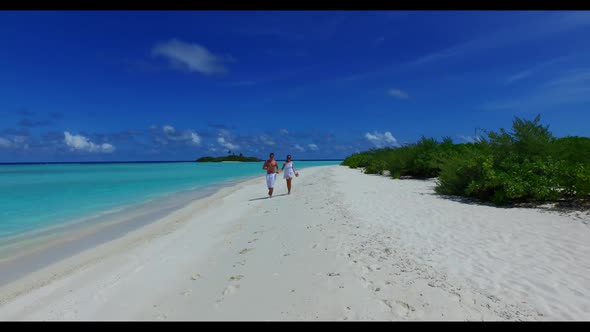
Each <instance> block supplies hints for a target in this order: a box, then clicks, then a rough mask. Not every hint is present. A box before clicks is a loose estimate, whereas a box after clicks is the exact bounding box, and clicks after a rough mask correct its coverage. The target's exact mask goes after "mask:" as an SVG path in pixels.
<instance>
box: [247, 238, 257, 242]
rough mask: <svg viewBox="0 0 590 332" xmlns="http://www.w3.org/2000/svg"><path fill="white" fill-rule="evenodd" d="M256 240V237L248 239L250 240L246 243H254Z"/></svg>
mask: <svg viewBox="0 0 590 332" xmlns="http://www.w3.org/2000/svg"><path fill="white" fill-rule="evenodd" d="M256 241H258V239H254V240H250V241H248V243H254V242H256Z"/></svg>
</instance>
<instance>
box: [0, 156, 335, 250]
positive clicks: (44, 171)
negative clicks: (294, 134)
mask: <svg viewBox="0 0 590 332" xmlns="http://www.w3.org/2000/svg"><path fill="white" fill-rule="evenodd" d="M339 163H340V162H339V161H299V162H298V161H295V167H296V168H297V169H304V168H306V167H312V166H324V165H337V164H339ZM261 168H262V163H194V162H186V163H116V164H104V163H97V164H38V165H0V239H2V238H10V237H14V236H20V235H23V234H25V235H26V234H27V233H29V232H35V231H39V230H45V229H51V228H52V227H56V226H59V225H64V224H68V223H72V222H76V221H82V220H84V219H85V218H91V217H93V216H96V215H99V214H101V213H105V212H107V211H112V210H116V209H124V208H125V207H128V206H134V205H136V204H142V203H145V202H147V201H149V200H154V199H156V200H157V199H159V198H164V197H168V198H169V197H170V195H173V194H175V193H179V192H186V191H199V190H207V189H210V188H211V187H212V186H219V185H223V184H224V183H228V182H230V181H236V180H240V179H246V178H249V177H253V176H256V175H260V177H261V184H262V186H264V178H263V176H264V170H262V169H261ZM263 192H264V190H263Z"/></svg>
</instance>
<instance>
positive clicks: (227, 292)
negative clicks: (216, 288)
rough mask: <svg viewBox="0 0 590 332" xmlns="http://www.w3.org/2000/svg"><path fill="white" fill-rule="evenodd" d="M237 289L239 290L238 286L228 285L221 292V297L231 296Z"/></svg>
mask: <svg viewBox="0 0 590 332" xmlns="http://www.w3.org/2000/svg"><path fill="white" fill-rule="evenodd" d="M239 288H240V284H236V285H229V286H227V287H226V288H225V289H224V290H223V296H228V295H231V294H233V293H235V292H237V291H238V289H239Z"/></svg>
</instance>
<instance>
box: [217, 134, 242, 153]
mask: <svg viewBox="0 0 590 332" xmlns="http://www.w3.org/2000/svg"><path fill="white" fill-rule="evenodd" d="M217 143H219V145H221V146H223V147H225V148H226V149H229V150H237V149H239V148H240V146H239V145H235V144H233V143H232V142H230V141H229V140H228V139H226V138H225V137H223V136H219V137H217Z"/></svg>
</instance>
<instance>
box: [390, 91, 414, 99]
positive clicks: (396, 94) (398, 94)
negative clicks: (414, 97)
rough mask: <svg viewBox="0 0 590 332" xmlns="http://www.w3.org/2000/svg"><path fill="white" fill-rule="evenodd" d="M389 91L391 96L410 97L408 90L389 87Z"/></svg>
mask: <svg viewBox="0 0 590 332" xmlns="http://www.w3.org/2000/svg"><path fill="white" fill-rule="evenodd" d="M387 93H388V94H389V95H390V96H393V97H396V98H399V99H408V98H409V97H410V96H409V95H408V93H407V92H405V91H402V90H400V89H389V91H387Z"/></svg>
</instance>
